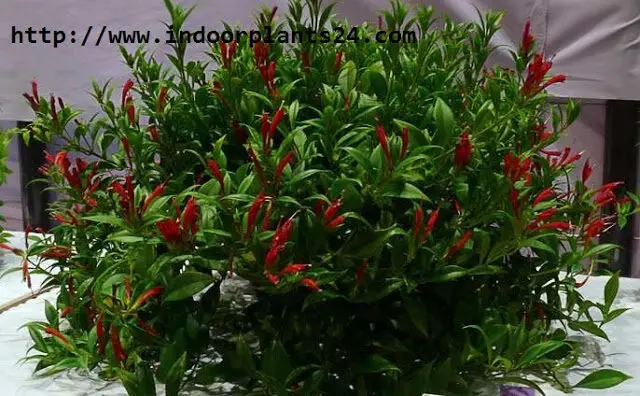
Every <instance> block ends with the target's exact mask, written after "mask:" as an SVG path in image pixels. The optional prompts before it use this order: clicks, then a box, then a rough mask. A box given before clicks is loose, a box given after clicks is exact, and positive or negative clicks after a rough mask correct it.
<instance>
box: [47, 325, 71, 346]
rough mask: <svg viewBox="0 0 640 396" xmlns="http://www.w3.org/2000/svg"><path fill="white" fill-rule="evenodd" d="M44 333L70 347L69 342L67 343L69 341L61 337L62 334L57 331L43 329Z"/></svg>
mask: <svg viewBox="0 0 640 396" xmlns="http://www.w3.org/2000/svg"><path fill="white" fill-rule="evenodd" d="M44 332H45V333H47V334H49V335H52V336H54V337H55V338H57V339H58V340H60V341H62V342H63V343H64V344H67V345H71V342H70V341H69V339H68V338H67V337H65V336H64V335H62V333H60V332H59V331H58V330H57V329H54V328H53V327H45V329H44Z"/></svg>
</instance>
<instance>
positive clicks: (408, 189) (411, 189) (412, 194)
mask: <svg viewBox="0 0 640 396" xmlns="http://www.w3.org/2000/svg"><path fill="white" fill-rule="evenodd" d="M382 196H383V197H386V198H403V199H411V200H421V201H425V202H431V200H429V198H428V197H427V196H426V195H424V193H423V192H422V191H420V189H419V188H418V187H416V186H414V185H413V184H410V183H403V182H397V183H388V184H386V185H385V187H384V190H383V191H382Z"/></svg>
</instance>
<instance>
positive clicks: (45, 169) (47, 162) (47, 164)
mask: <svg viewBox="0 0 640 396" xmlns="http://www.w3.org/2000/svg"><path fill="white" fill-rule="evenodd" d="M54 161H55V157H54V156H53V155H51V154H50V153H49V152H48V151H46V150H45V152H44V165H42V166H41V167H39V168H38V172H40V173H41V174H43V175H47V174H48V173H49V169H50V168H51V165H53V163H54Z"/></svg>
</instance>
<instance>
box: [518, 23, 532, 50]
mask: <svg viewBox="0 0 640 396" xmlns="http://www.w3.org/2000/svg"><path fill="white" fill-rule="evenodd" d="M533 41H534V37H533V35H532V34H531V21H530V20H527V23H526V24H525V25H524V32H523V33H522V42H521V43H520V51H522V53H523V54H529V52H531V47H532V46H533Z"/></svg>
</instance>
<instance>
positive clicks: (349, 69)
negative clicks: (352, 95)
mask: <svg viewBox="0 0 640 396" xmlns="http://www.w3.org/2000/svg"><path fill="white" fill-rule="evenodd" d="M357 75H358V74H357V69H356V64H355V63H354V62H353V61H349V62H347V63H345V64H344V65H343V66H342V71H341V72H340V75H339V76H338V84H340V88H341V89H342V93H343V94H344V95H345V96H347V95H349V92H351V90H352V89H353V88H355V86H356V77H357Z"/></svg>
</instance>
